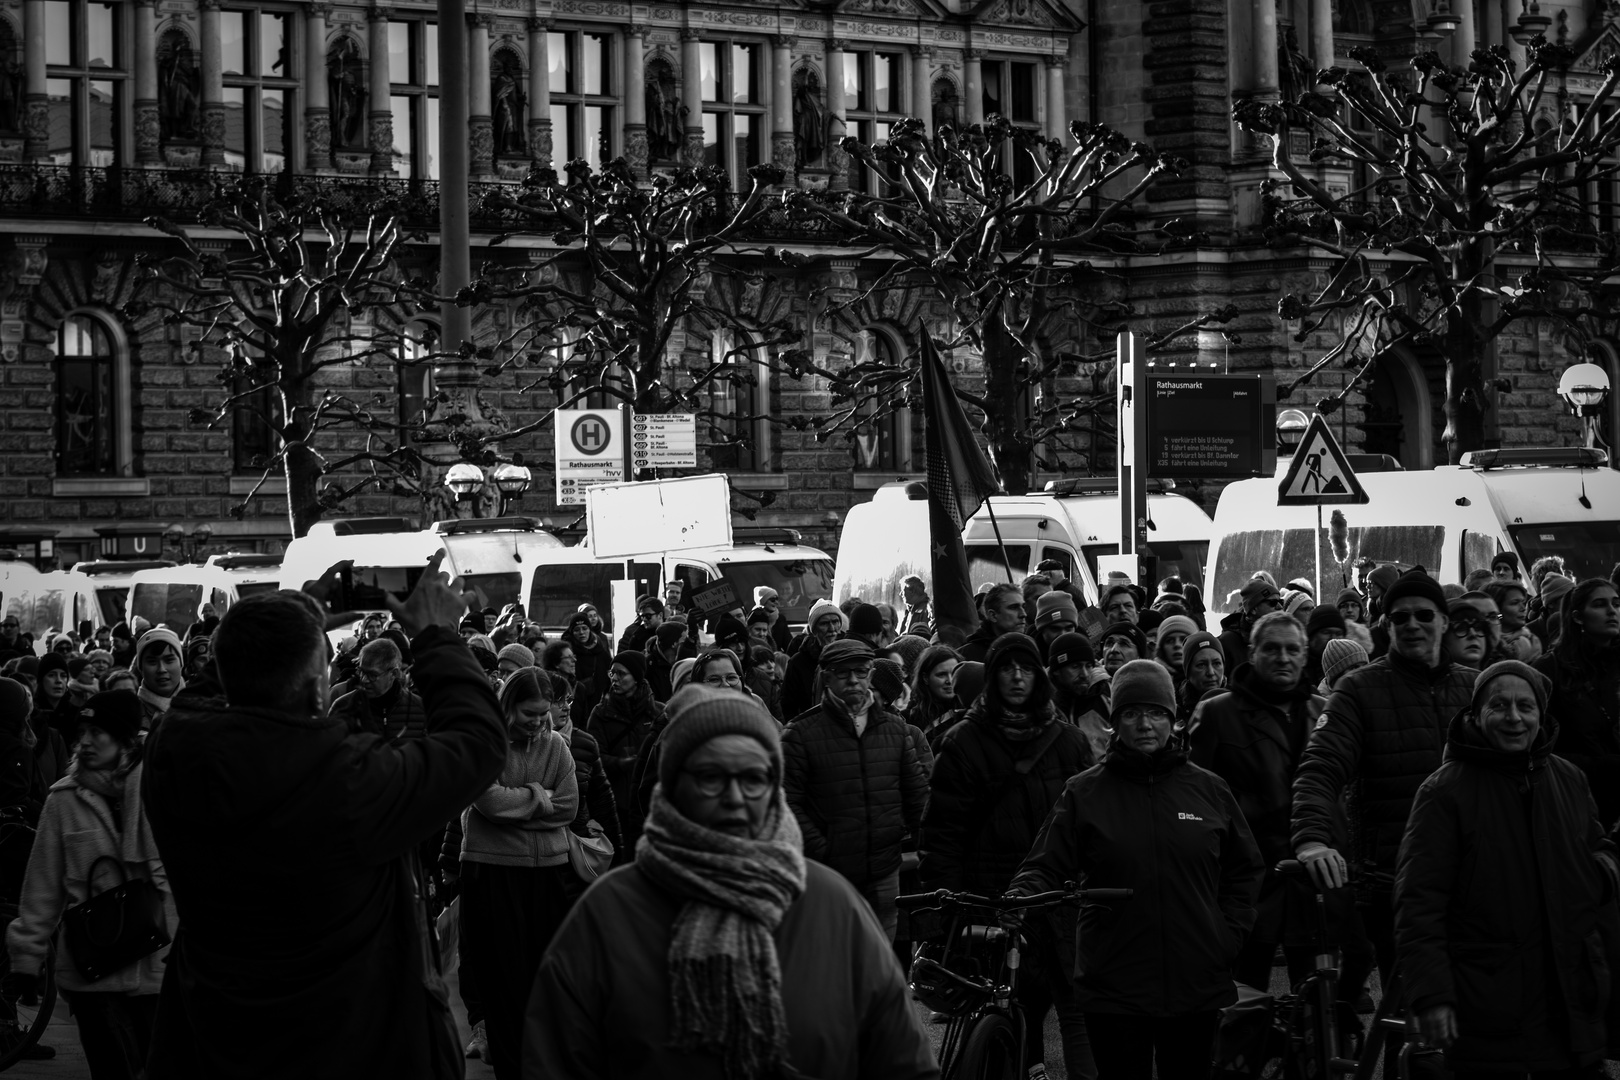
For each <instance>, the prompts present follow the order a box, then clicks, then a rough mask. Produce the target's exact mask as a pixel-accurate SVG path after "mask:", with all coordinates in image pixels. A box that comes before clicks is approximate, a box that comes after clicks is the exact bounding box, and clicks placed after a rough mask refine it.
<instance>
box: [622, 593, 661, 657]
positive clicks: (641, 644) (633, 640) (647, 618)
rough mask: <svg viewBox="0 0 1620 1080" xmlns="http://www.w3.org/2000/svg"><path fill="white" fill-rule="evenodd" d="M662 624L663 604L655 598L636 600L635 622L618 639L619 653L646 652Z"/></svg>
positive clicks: (647, 597)
mask: <svg viewBox="0 0 1620 1080" xmlns="http://www.w3.org/2000/svg"><path fill="white" fill-rule="evenodd" d="M663 624H664V602H663V601H662V600H660V599H658V597H656V596H643V597H640V598H639V599H637V600H636V621H635V622H633V623H631V624H630V625H629V626H628V627H626V628H625V631H624V633H623V634H622V635H620V637H619V652H646V651H647V649H649V648H650V647H651V642H652V638H653V635H654V634H656V633H658V628H659V627H660V626H662V625H663Z"/></svg>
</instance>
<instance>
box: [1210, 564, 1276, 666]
mask: <svg viewBox="0 0 1620 1080" xmlns="http://www.w3.org/2000/svg"><path fill="white" fill-rule="evenodd" d="M1238 597H1239V601H1240V603H1241V604H1242V607H1240V608H1239V609H1238V610H1237V611H1234V612H1232V614H1230V615H1228V616H1227V617H1226V618H1224V619H1222V620H1221V633H1220V638H1219V640H1220V643H1221V649H1222V650H1223V651H1224V652H1225V653H1226V670H1227V671H1232V672H1235V671H1237V669H1238V668H1239V667H1241V666H1242V665H1243V664H1245V663H1247V662H1248V659H1249V630H1250V628H1251V627H1253V626H1254V624H1255V623H1257V622H1259V621H1260V620H1261V619H1263V618H1265V617H1266V616H1267V615H1269V614H1271V613H1272V612H1273V611H1281V610H1282V593H1280V592H1278V591H1277V586H1275V585H1273V584H1272V583H1271V582H1269V581H1267V580H1266V579H1265V578H1251V579H1250V580H1249V582H1248V583H1247V584H1245V585H1244V586H1243V588H1242V589H1241V590H1240V591H1239V592H1238Z"/></svg>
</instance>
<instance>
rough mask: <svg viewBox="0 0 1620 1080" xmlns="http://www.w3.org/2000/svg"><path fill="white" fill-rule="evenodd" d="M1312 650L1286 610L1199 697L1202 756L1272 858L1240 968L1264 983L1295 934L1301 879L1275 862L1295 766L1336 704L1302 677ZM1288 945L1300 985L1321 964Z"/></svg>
mask: <svg viewBox="0 0 1620 1080" xmlns="http://www.w3.org/2000/svg"><path fill="white" fill-rule="evenodd" d="M1317 610H1318V611H1321V610H1324V609H1322V608H1318V609H1317ZM1328 610H1331V609H1328ZM1337 614H1338V612H1336V611H1335V612H1334V615H1337ZM1307 652H1308V647H1307V645H1306V639H1305V631H1304V628H1303V627H1301V626H1300V625H1299V620H1298V619H1296V618H1294V617H1293V616H1292V615H1288V614H1285V613H1283V612H1280V611H1274V612H1272V613H1271V614H1270V615H1267V616H1265V617H1263V618H1262V619H1261V620H1260V621H1259V622H1257V623H1255V624H1254V630H1253V631H1252V633H1251V634H1250V639H1249V655H1250V657H1251V660H1250V662H1249V663H1247V664H1245V665H1243V666H1242V667H1240V668H1238V669H1237V671H1236V672H1234V673H1233V683H1232V689H1230V690H1228V691H1226V692H1225V693H1221V694H1216V695H1215V696H1213V697H1208V698H1205V699H1204V700H1203V701H1201V702H1199V704H1198V706H1197V707H1196V708H1195V709H1194V710H1193V714H1192V719H1191V721H1190V722H1189V724H1188V734H1187V740H1188V749H1189V751H1190V753H1191V756H1192V761H1193V764H1195V765H1198V766H1201V767H1202V768H1205V769H1208V770H1209V771H1211V772H1213V773H1214V774H1215V775H1217V776H1219V777H1220V778H1221V779H1222V780H1225V781H1226V784H1227V786H1228V787H1230V788H1231V789H1232V794H1233V796H1235V797H1236V798H1237V802H1238V807H1239V808H1240V809H1241V810H1242V811H1243V817H1244V819H1245V820H1246V821H1247V822H1248V824H1249V829H1250V830H1251V831H1252V832H1253V833H1254V839H1255V843H1256V844H1257V845H1259V848H1260V854H1261V857H1262V858H1263V859H1264V860H1265V865H1266V876H1265V879H1264V881H1263V882H1262V884H1261V887H1260V898H1259V900H1258V901H1257V904H1258V909H1259V914H1258V917H1257V918H1256V921H1255V926H1254V929H1253V930H1252V931H1251V932H1250V934H1249V937H1248V939H1247V940H1246V941H1245V942H1244V944H1243V951H1242V952H1241V953H1240V954H1239V955H1238V960H1237V965H1236V968H1235V970H1234V972H1233V974H1234V976H1235V977H1236V978H1237V980H1238V981H1239V982H1243V983H1247V984H1248V985H1250V986H1253V987H1254V988H1255V989H1257V990H1265V989H1267V988H1268V987H1269V986H1270V985H1271V961H1272V957H1274V956H1275V955H1276V952H1277V946H1278V944H1279V943H1281V942H1286V941H1288V940H1290V938H1289V937H1288V936H1286V931H1287V930H1288V929H1289V928H1288V926H1287V925H1286V914H1287V910H1288V905H1287V892H1288V890H1289V889H1290V887H1291V884H1292V883H1291V882H1289V881H1288V880H1286V879H1284V878H1282V877H1281V876H1280V875H1278V874H1277V873H1276V872H1275V870H1274V868H1275V866H1276V865H1277V863H1279V862H1281V861H1282V860H1284V859H1291V858H1293V857H1294V844H1293V837H1292V834H1291V831H1290V822H1289V812H1290V809H1291V807H1292V805H1293V785H1294V770H1295V769H1296V768H1297V767H1298V766H1299V759H1300V756H1301V755H1302V754H1303V753H1304V752H1305V743H1306V741H1307V740H1308V739H1309V738H1310V734H1311V729H1312V728H1314V727H1315V726H1316V719H1317V717H1319V716H1321V715H1322V708H1323V706H1325V705H1326V704H1327V702H1326V701H1324V700H1323V699H1322V698H1320V697H1317V696H1316V695H1315V694H1313V693H1312V692H1311V685H1310V684H1309V683H1307V682H1306V681H1305V680H1304V678H1303V676H1302V673H1303V672H1304V670H1305V664H1306V659H1307ZM1284 952H1285V953H1286V954H1287V956H1288V974H1289V981H1290V983H1294V982H1298V980H1299V979H1301V978H1303V977H1304V976H1305V975H1306V974H1308V973H1310V972H1311V971H1314V970H1315V961H1314V959H1313V957H1312V954H1311V950H1310V949H1309V947H1305V946H1293V945H1290V946H1288V947H1287V948H1285V950H1284Z"/></svg>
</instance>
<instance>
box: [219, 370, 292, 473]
mask: <svg viewBox="0 0 1620 1080" xmlns="http://www.w3.org/2000/svg"><path fill="white" fill-rule="evenodd" d="M243 389H246V385H244V386H243ZM280 420H281V400H280V398H279V397H277V396H276V395H275V393H274V392H273V388H272V387H268V386H261V387H260V388H259V389H257V390H255V391H253V392H252V393H251V394H248V395H247V396H245V397H243V398H242V399H241V400H240V401H239V402H237V405H236V408H235V409H233V410H232V412H231V457H232V465H233V467H234V470H235V471H236V472H237V473H262V472H264V470H265V468H266V466H267V465H269V463H270V459H271V457H272V456H273V455H274V454H275V453H276V452H277V451H278V450H279V449H280V448H281V442H280V439H279V438H278V437H277V435H276V431H275V428H274V427H273V426H272V424H273V422H274V423H279V422H280ZM272 471H273V472H276V473H280V472H281V471H282V468H281V463H279V462H278V463H277V465H276V468H275V469H274V470H272Z"/></svg>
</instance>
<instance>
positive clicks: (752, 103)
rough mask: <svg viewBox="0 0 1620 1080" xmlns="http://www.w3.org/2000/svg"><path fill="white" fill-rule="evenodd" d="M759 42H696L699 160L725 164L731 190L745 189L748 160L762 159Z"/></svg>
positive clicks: (722, 167)
mask: <svg viewBox="0 0 1620 1080" xmlns="http://www.w3.org/2000/svg"><path fill="white" fill-rule="evenodd" d="M762 55H763V53H762V50H761V49H760V47H759V46H758V45H749V44H744V43H739V42H731V41H701V42H699V43H698V61H699V68H698V78H699V81H700V82H701V84H702V88H703V94H702V96H703V163H704V164H705V165H712V166H714V167H715V168H719V169H724V170H725V171H726V174H727V175H728V176H729V177H730V178H731V186H732V189H733V190H739V191H740V190H745V189H746V188H747V186H748V181H747V176H748V167H749V166H750V165H758V164H759V163H760V162H762V161H763V160H764V157H763V156H762V155H763V153H764V151H763V149H762V147H761V143H762V141H763V140H762V136H763V132H764V128H765V106H764V96H763V94H762V92H761V89H760V79H761V77H762V76H761V72H760V57H761V56H762Z"/></svg>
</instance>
